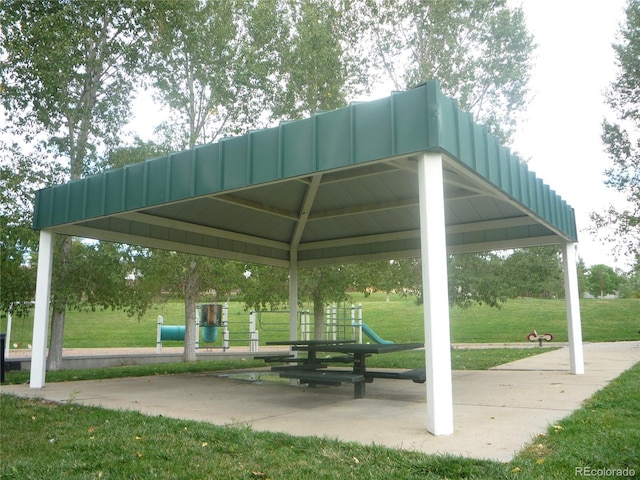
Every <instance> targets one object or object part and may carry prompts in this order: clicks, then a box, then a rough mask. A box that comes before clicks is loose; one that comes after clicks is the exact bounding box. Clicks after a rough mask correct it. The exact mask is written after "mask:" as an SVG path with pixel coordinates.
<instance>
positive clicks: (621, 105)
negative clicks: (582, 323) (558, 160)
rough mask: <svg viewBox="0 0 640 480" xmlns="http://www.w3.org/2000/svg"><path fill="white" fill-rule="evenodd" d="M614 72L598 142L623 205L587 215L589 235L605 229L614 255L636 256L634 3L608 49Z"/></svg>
mask: <svg viewBox="0 0 640 480" xmlns="http://www.w3.org/2000/svg"><path fill="white" fill-rule="evenodd" d="M613 49H614V51H615V54H616V61H617V67H618V72H617V75H616V79H615V80H614V81H613V83H612V84H611V85H610V86H609V89H608V90H607V91H606V93H605V100H606V101H607V103H608V104H609V106H610V107H611V109H612V110H613V112H614V113H615V115H616V117H617V119H616V120H615V121H609V120H606V119H605V120H604V121H603V123H602V141H603V143H604V145H605V150H606V152H607V154H608V156H609V158H610V159H611V161H612V164H613V165H612V166H611V167H609V168H608V169H607V170H606V171H605V184H606V185H607V186H609V187H611V188H613V189H615V190H617V191H618V192H620V193H622V194H623V195H624V196H625V198H626V200H627V206H626V207H618V206H614V205H610V206H609V207H608V208H607V209H606V210H605V211H604V212H599V213H598V212H593V213H592V214H591V220H592V232H593V233H595V234H598V233H599V232H603V231H607V229H608V228H609V230H608V231H609V232H610V233H609V234H608V235H606V240H607V241H608V242H610V243H611V244H612V245H613V247H614V251H615V252H617V253H618V254H627V255H628V256H629V258H630V259H633V261H635V262H637V261H638V255H640V60H639V59H640V1H638V0H628V3H627V7H626V21H625V23H624V24H623V25H622V27H621V29H620V41H619V43H616V44H614V45H613Z"/></svg>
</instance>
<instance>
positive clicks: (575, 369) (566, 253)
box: [562, 243, 584, 375]
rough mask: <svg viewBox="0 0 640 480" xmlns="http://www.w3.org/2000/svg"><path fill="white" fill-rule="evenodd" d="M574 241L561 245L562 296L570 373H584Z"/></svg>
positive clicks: (575, 245)
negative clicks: (565, 306)
mask: <svg viewBox="0 0 640 480" xmlns="http://www.w3.org/2000/svg"><path fill="white" fill-rule="evenodd" d="M576 247H577V244H576V243H565V244H564V245H563V247H562V260H563V262H562V263H563V268H564V292H565V294H564V296H565V302H566V305H567V328H568V332H569V363H570V367H571V373H572V374H574V375H582V374H583V373H584V353H583V351H582V321H581V319H580V290H579V287H578V272H577V262H576Z"/></svg>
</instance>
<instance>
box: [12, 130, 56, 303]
mask: <svg viewBox="0 0 640 480" xmlns="http://www.w3.org/2000/svg"><path fill="white" fill-rule="evenodd" d="M0 150H1V151H2V160H0V272H1V274H2V281H0V310H1V311H3V312H6V311H7V310H8V309H9V307H10V305H11V304H14V305H13V310H14V311H19V310H21V309H24V308H27V305H28V304H29V302H31V301H32V300H33V298H34V294H35V284H36V281H35V274H36V271H35V268H32V267H33V262H34V260H35V259H34V258H33V252H34V251H37V246H38V235H37V233H36V232H35V231H34V230H32V228H31V224H32V220H33V197H34V195H35V191H36V190H37V189H39V188H43V187H45V186H48V185H53V184H55V183H58V182H59V181H61V179H63V178H64V175H65V172H64V171H63V169H62V168H61V167H60V166H59V165H58V164H57V163H48V162H46V161H44V160H43V156H42V155H41V154H40V153H39V152H33V153H28V152H25V150H24V147H22V146H21V145H18V144H17V143H15V144H11V145H9V144H6V143H4V142H2V144H1V145H0Z"/></svg>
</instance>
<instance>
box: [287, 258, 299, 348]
mask: <svg viewBox="0 0 640 480" xmlns="http://www.w3.org/2000/svg"><path fill="white" fill-rule="evenodd" d="M289 256H290V259H289V340H290V341H292V342H295V341H296V340H298V251H297V250H296V249H295V248H293V247H292V248H291V251H290V252H289Z"/></svg>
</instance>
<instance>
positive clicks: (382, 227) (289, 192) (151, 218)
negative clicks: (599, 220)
mask: <svg viewBox="0 0 640 480" xmlns="http://www.w3.org/2000/svg"><path fill="white" fill-rule="evenodd" d="M34 228H35V229H37V230H40V250H39V256H38V277H37V278H38V280H37V290H36V307H35V319H34V338H33V354H32V367H31V383H30V386H31V387H32V388H41V387H43V386H44V384H45V374H46V373H45V355H46V339H47V331H48V317H49V297H50V284H51V268H52V267H51V266H52V257H53V237H54V234H55V233H60V234H66V235H75V236H79V237H85V238H92V239H99V240H106V241H114V242H122V243H129V244H135V245H141V246H145V247H155V248H161V249H168V250H175V251H180V252H186V253H191V254H198V255H207V256H215V257H220V258H225V259H232V260H241V261H247V262H255V263H262V264H269V265H274V266H279V267H284V268H288V269H289V273H290V276H289V277H290V282H289V292H290V293H289V297H290V310H291V313H290V336H291V339H295V338H296V335H297V332H296V328H297V311H296V305H297V271H298V268H300V267H307V266H318V265H329V264H339V263H355V262H363V261H372V260H382V259H397V258H402V257H414V258H416V257H420V258H421V259H422V273H423V289H424V292H423V294H424V328H425V351H426V373H427V382H426V389H427V398H428V401H427V429H428V431H429V432H431V433H433V434H435V435H447V434H451V433H453V396H452V381H451V358H450V357H451V353H450V334H449V303H448V288H447V255H448V254H454V253H462V252H481V251H490V250H498V249H511V248H518V247H530V246H536V245H561V246H562V252H563V263H564V278H565V290H566V306H567V323H568V332H569V345H570V348H569V355H570V365H571V367H570V368H571V373H574V374H581V373H583V372H584V366H583V363H584V362H583V354H582V334H581V324H580V309H579V302H578V300H579V292H578V281H577V272H576V253H575V248H576V242H577V232H576V224H575V216H574V211H573V209H572V208H571V207H570V206H569V205H567V203H566V202H565V201H564V200H562V198H561V197H560V196H559V195H558V194H556V192H555V191H553V190H552V189H551V188H550V187H549V186H548V185H546V184H545V183H543V181H542V180H541V179H539V178H537V177H536V175H535V174H534V173H533V172H531V171H529V170H528V168H527V165H526V164H525V163H522V162H521V161H520V160H519V159H518V158H517V157H516V156H514V155H513V154H511V153H510V151H509V150H508V149H507V148H505V147H503V146H501V145H500V144H499V142H498V140H497V139H496V138H495V137H493V136H491V135H489V134H488V133H487V131H486V128H484V127H482V126H480V125H478V124H476V123H474V121H473V118H472V116H471V115H470V114H468V113H465V112H463V111H461V110H460V109H459V108H458V105H457V103H456V102H455V100H452V99H451V98H448V97H447V96H445V95H444V94H443V93H442V92H441V91H440V87H439V83H438V82H437V81H436V80H433V81H429V82H426V83H425V84H423V85H421V86H419V87H416V88H414V89H411V90H408V91H406V92H394V93H392V94H391V95H390V96H389V97H386V98H383V99H380V100H374V101H370V102H364V103H353V104H351V105H349V106H348V107H345V108H341V109H338V110H334V111H330V112H318V113H316V114H314V115H313V116H312V117H310V118H306V119H303V120H296V121H291V122H285V123H282V124H280V125H279V126H277V127H274V128H268V129H263V130H256V131H251V132H249V133H247V134H245V135H242V136H237V137H230V138H224V139H222V140H220V141H218V142H216V143H212V144H207V145H202V146H198V147H196V148H194V149H192V150H185V151H182V152H177V153H172V154H170V155H167V156H164V157H160V158H152V159H149V160H147V161H145V162H142V163H138V164H133V165H129V166H126V167H123V168H119V169H114V170H110V171H106V172H103V173H101V174H98V175H94V176H90V177H86V178H83V179H79V180H74V181H71V182H69V183H66V184H62V185H56V186H53V187H50V188H46V189H43V190H40V191H39V192H38V193H37V196H36V203H35V214H34Z"/></svg>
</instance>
